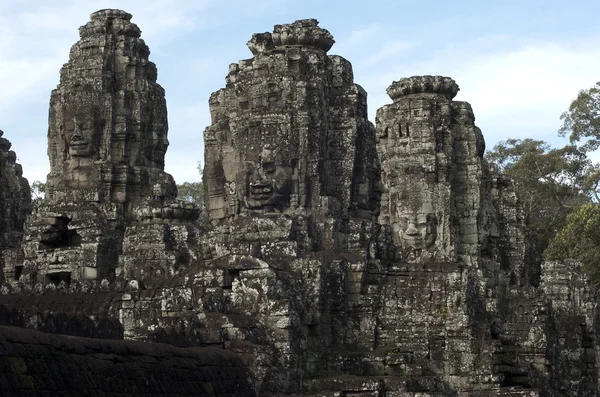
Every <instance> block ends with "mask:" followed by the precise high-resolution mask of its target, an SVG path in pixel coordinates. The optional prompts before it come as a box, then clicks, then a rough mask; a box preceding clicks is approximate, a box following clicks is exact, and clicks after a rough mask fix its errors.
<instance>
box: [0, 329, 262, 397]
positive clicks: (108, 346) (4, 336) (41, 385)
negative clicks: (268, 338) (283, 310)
mask: <svg viewBox="0 0 600 397" xmlns="http://www.w3.org/2000/svg"><path fill="white" fill-rule="evenodd" d="M0 368H1V369H2V371H0V395H1V396H120V397H124V396H156V395H161V396H162V395H165V396H167V395H168V396H236V397H243V396H247V397H254V396H256V394H255V393H254V391H253V390H252V387H251V384H250V383H249V378H248V374H247V372H246V369H245V368H244V366H243V364H242V362H241V360H240V359H239V357H236V355H235V354H233V353H230V352H228V351H226V350H223V349H215V348H192V349H182V348H177V347H173V346H169V345H164V344H153V345H150V344H147V343H140V342H134V341H106V340H99V339H87V338H76V337H70V336H63V335H49V334H44V333H41V332H37V331H31V330H24V329H20V328H14V327H0Z"/></svg>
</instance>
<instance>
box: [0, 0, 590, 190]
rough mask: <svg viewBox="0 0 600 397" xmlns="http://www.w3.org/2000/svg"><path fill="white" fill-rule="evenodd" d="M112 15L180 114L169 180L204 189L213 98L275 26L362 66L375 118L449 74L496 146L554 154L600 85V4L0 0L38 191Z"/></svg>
mask: <svg viewBox="0 0 600 397" xmlns="http://www.w3.org/2000/svg"><path fill="white" fill-rule="evenodd" d="M101 8H120V9H123V10H125V11H127V12H129V13H131V14H133V22H135V23H136V24H138V26H139V27H140V28H141V29H142V37H143V38H144V39H145V40H146V42H147V43H148V45H149V46H150V50H151V51H152V54H151V55H150V59H151V60H152V61H153V62H155V63H156V64H157V66H158V80H159V83H160V84H161V85H162V86H163V87H164V88H165V90H166V95H167V103H168V107H169V141H170V142H171V145H170V147H169V151H168V153H167V165H166V169H167V171H168V172H170V173H172V174H173V176H174V177H175V179H176V180H177V182H178V183H181V182H183V181H186V180H187V181H194V180H198V179H199V177H198V175H197V171H196V167H195V164H196V162H197V161H199V160H202V158H203V151H204V149H203V143H202V132H203V130H204V128H205V127H206V126H207V125H208V123H209V122H210V120H209V114H208V104H207V102H208V97H209V95H210V93H211V92H213V91H215V90H217V89H219V88H221V87H223V86H224V84H225V75H226V74H227V70H228V66H229V64H230V63H233V62H237V61H238V60H240V59H246V58H249V57H251V54H250V51H249V50H248V49H247V48H246V45H245V43H246V42H247V41H248V40H249V39H250V37H251V36H252V33H255V32H265V31H270V30H272V28H273V25H274V24H281V23H289V22H292V21H294V20H296V19H303V18H316V19H318V20H319V21H320V26H321V27H323V28H325V29H328V30H329V31H330V32H331V33H332V34H333V36H334V37H335V40H336V44H335V45H334V46H333V48H332V49H331V51H330V52H329V53H330V54H338V55H342V56H344V57H345V58H347V59H348V60H349V61H350V62H352V64H353V65H354V74H355V81H356V82H357V83H358V84H360V85H362V86H363V87H364V88H365V89H366V90H367V92H368V94H369V114H370V115H371V120H372V121H374V114H375V111H376V109H377V108H378V107H380V106H382V105H383V104H385V103H389V102H390V101H389V98H388V97H387V96H386V94H385V89H386V88H387V86H388V85H389V84H390V83H391V82H392V81H393V80H398V79H399V78H401V77H407V76H412V75H421V74H440V75H445V76H450V77H452V78H454V79H455V80H456V81H457V83H458V84H459V85H460V87H461V91H460V93H459V95H458V97H457V99H459V100H464V101H468V102H470V103H471V104H472V105H473V109H474V111H475V115H476V118H477V124H478V125H479V127H481V129H482V130H483V133H484V135H485V137H486V142H487V146H488V148H491V147H492V146H493V145H494V144H495V143H496V142H497V141H498V140H502V139H506V138H509V137H517V138H524V137H535V138H538V139H546V140H549V141H551V142H553V143H555V144H560V143H561V142H560V141H559V140H558V138H557V133H556V131H557V130H558V128H559V126H560V120H559V117H560V114H561V113H562V112H563V111H564V110H566V108H567V107H568V105H569V103H570V101H571V100H572V99H573V98H574V97H575V96H576V95H577V92H578V91H579V90H580V89H583V88H589V87H591V86H592V85H593V84H595V82H596V81H599V80H600V31H598V29H597V18H598V15H600V1H598V0H589V1H588V0H586V1H583V0H581V1H577V0H572V1H570V2H566V1H564V0H563V1H548V0H546V1H538V0H520V1H512V0H510V1H506V0H505V1H499V0H494V1H484V0H478V1H458V0H455V1H433V0H431V1H428V2H418V1H414V0H412V1H403V0H395V1H393V0H369V1H349V0H347V1H337V0H336V1H326V0H321V1H315V0H305V1H291V0H266V1H256V0H254V1H242V0H234V1H227V0H220V1H219V0H196V1H175V0H171V1H169V0H159V1H152V0H145V1H139V0H130V1H109V0H54V1H52V2H48V1H37V0H0V87H1V91H0V129H2V130H4V133H5V134H4V136H5V137H6V138H8V139H9V140H10V141H11V142H12V143H13V149H14V150H15V151H16V152H17V156H18V158H19V161H20V162H21V164H23V168H24V172H25V176H26V177H28V178H29V180H30V182H31V181H33V180H36V179H38V180H45V178H46V174H47V172H48V171H49V165H48V159H47V156H46V133H47V120H48V100H49V97H50V90H51V89H52V88H54V87H55V86H56V84H57V83H58V79H59V70H60V67H61V65H62V64H63V63H65V62H67V60H68V52H69V48H70V46H71V45H72V44H73V43H75V42H76V41H77V39H78V27H79V26H80V25H83V24H85V23H86V22H87V21H88V19H89V14H90V13H92V12H94V11H96V10H98V9H101Z"/></svg>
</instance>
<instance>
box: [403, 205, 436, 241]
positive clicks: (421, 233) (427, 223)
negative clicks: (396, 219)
mask: <svg viewBox="0 0 600 397" xmlns="http://www.w3.org/2000/svg"><path fill="white" fill-rule="evenodd" d="M436 239H437V217H436V216H435V214H433V213H427V214H424V213H418V214H414V215H412V216H409V217H408V218H407V225H406V228H405V229H404V230H403V231H401V235H400V241H401V242H402V247H403V248H408V249H422V250H427V249H430V248H432V247H433V246H434V244H435V241H436Z"/></svg>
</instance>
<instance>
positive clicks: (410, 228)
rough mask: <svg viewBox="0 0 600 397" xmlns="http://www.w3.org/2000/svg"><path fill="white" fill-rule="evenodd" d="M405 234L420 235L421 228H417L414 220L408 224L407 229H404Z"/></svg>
mask: <svg viewBox="0 0 600 397" xmlns="http://www.w3.org/2000/svg"><path fill="white" fill-rule="evenodd" d="M404 234H406V235H407V236H418V235H419V229H417V227H416V225H415V224H414V222H410V223H409V224H408V226H407V228H406V230H405V231H404Z"/></svg>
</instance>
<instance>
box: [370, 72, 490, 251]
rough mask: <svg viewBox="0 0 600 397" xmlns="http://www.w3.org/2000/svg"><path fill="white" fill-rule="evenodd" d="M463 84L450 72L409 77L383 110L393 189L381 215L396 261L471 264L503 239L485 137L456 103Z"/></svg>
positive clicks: (385, 168)
mask: <svg viewBox="0 0 600 397" xmlns="http://www.w3.org/2000/svg"><path fill="white" fill-rule="evenodd" d="M458 89H459V88H458V85H457V84H456V83H455V82H454V80H452V79H450V78H448V77H441V76H416V77H410V78H404V79H401V80H399V81H397V82H394V83H393V84H392V85H391V86H390V87H389V88H388V95H389V96H390V97H391V98H392V100H393V103H392V104H390V105H386V106H384V107H382V108H381V109H379V110H378V112H377V133H378V139H379V145H378V150H379V156H380V159H381V164H382V180H383V183H384V185H385V186H386V192H385V193H384V194H383V196H382V204H381V214H380V218H379V219H380V223H381V224H382V229H383V230H384V235H385V236H386V239H387V240H385V241H386V243H384V244H383V246H385V249H386V250H388V255H391V256H392V257H394V256H395V257H396V258H397V259H403V260H407V261H409V262H427V261H454V260H461V261H465V262H470V261H471V260H472V258H477V256H478V255H479V252H480V249H482V246H484V245H489V244H492V245H493V244H494V240H495V238H497V237H498V230H497V227H496V225H495V224H494V219H493V218H494V217H493V215H492V212H493V211H492V210H491V208H490V204H489V202H490V197H487V196H486V195H488V196H489V188H490V187H489V186H486V183H489V180H488V179H489V178H482V175H483V173H484V171H485V172H488V173H489V171H486V170H487V166H485V165H484V160H483V152H484V150H485V143H484V140H483V135H482V134H481V131H480V130H479V128H477V127H476V126H475V124H474V120H475V118H474V116H473V111H472V109H471V106H470V105H469V104H468V103H466V102H458V101H452V99H453V98H454V97H455V96H456V94H457V92H458ZM484 196H486V197H484ZM478 223H479V225H478ZM488 248H489V247H488ZM391 251H393V252H391Z"/></svg>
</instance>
